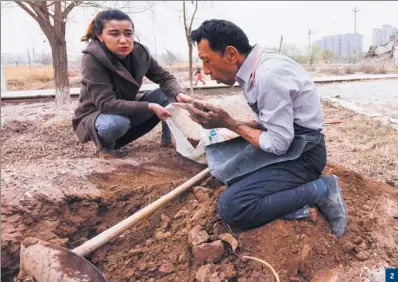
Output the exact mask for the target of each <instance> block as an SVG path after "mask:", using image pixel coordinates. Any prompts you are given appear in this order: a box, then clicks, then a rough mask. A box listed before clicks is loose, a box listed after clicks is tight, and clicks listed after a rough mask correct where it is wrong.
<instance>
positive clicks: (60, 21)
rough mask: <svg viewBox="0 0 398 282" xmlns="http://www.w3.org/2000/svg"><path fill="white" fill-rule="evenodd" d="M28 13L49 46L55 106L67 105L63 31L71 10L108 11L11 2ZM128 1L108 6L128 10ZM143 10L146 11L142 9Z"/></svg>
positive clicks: (69, 3)
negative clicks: (121, 7)
mask: <svg viewBox="0 0 398 282" xmlns="http://www.w3.org/2000/svg"><path fill="white" fill-rule="evenodd" d="M14 2H15V4H16V5H18V6H19V7H21V8H22V9H23V10H24V11H25V12H26V13H28V14H29V15H30V16H31V17H32V18H33V19H34V20H35V21H36V22H37V23H38V24H39V26H40V28H41V30H42V31H43V32H44V34H45V35H46V37H47V40H48V42H49V43H50V47H51V53H52V61H53V68H54V82H55V103H56V104H57V105H62V104H67V103H70V90H69V77H68V59H67V49H66V39H65V30H66V23H67V21H68V16H69V14H70V12H71V11H72V10H73V9H74V8H75V7H78V6H80V7H96V8H108V7H109V6H107V4H109V3H106V2H105V1H77V0H74V1H61V0H53V1H41V0H31V1H14ZM130 2H132V1H112V2H111V5H114V6H115V7H116V6H121V5H122V6H123V8H127V9H128V11H129V12H133V11H131V10H130V9H129V8H131V7H132V6H133V4H130ZM145 9H148V7H146V8H145Z"/></svg>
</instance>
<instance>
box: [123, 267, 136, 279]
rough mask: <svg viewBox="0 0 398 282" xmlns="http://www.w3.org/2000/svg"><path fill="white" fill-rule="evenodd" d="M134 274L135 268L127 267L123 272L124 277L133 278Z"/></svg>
mask: <svg viewBox="0 0 398 282" xmlns="http://www.w3.org/2000/svg"><path fill="white" fill-rule="evenodd" d="M134 274H135V269H129V270H127V271H126V273H124V274H123V277H124V278H133V277H134Z"/></svg>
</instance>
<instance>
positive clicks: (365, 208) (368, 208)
mask: <svg viewBox="0 0 398 282" xmlns="http://www.w3.org/2000/svg"><path fill="white" fill-rule="evenodd" d="M362 209H364V210H365V211H370V209H371V207H370V206H369V205H363V206H362Z"/></svg>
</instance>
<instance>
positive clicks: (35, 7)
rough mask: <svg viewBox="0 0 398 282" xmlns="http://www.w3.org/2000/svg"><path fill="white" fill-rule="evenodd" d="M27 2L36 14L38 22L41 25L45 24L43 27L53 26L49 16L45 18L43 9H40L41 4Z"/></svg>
mask: <svg viewBox="0 0 398 282" xmlns="http://www.w3.org/2000/svg"><path fill="white" fill-rule="evenodd" d="M26 2H27V3H28V4H29V6H30V8H31V9H32V10H33V11H35V12H36V14H37V18H38V20H37V22H38V23H39V24H40V25H42V24H43V25H45V26H51V23H50V18H49V16H48V15H47V17H45V16H44V15H43V13H42V11H41V8H40V7H39V4H38V3H36V2H35V1H26ZM47 12H48V11H47Z"/></svg>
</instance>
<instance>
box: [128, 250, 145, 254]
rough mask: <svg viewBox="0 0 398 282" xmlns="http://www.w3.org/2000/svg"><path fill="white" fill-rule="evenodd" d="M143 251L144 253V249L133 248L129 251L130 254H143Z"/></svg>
mask: <svg viewBox="0 0 398 282" xmlns="http://www.w3.org/2000/svg"><path fill="white" fill-rule="evenodd" d="M142 253H143V251H142V249H132V250H130V251H129V255H132V256H134V255H139V254H142Z"/></svg>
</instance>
